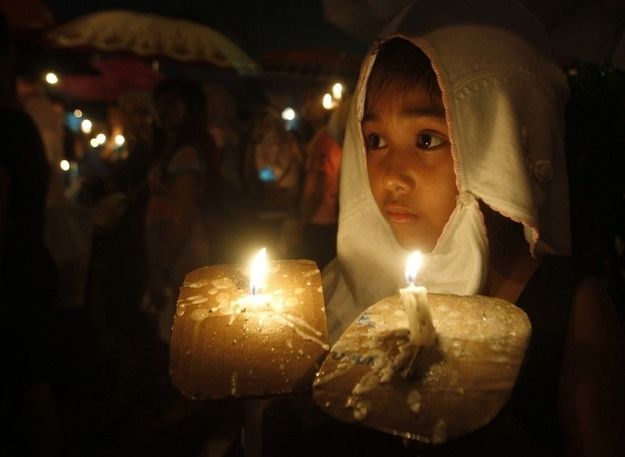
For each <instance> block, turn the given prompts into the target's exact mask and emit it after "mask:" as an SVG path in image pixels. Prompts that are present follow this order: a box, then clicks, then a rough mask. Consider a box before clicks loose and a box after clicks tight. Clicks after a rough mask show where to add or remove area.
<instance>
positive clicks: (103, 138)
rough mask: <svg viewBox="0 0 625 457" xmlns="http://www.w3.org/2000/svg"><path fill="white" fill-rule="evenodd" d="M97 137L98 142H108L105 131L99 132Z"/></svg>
mask: <svg viewBox="0 0 625 457" xmlns="http://www.w3.org/2000/svg"><path fill="white" fill-rule="evenodd" d="M95 139H96V140H97V141H98V144H104V143H105V142H106V135H105V134H104V133H98V134H97V135H96V136H95Z"/></svg>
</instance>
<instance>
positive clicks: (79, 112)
mask: <svg viewBox="0 0 625 457" xmlns="http://www.w3.org/2000/svg"><path fill="white" fill-rule="evenodd" d="M74 117H82V111H81V110H79V109H75V110H74Z"/></svg>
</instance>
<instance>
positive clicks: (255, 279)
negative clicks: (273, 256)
mask: <svg viewBox="0 0 625 457" xmlns="http://www.w3.org/2000/svg"><path fill="white" fill-rule="evenodd" d="M266 276H267V249H266V248H262V249H261V250H260V251H258V252H257V253H256V255H255V256H254V258H253V259H252V263H251V264H250V293H251V294H252V295H256V293H258V292H261V291H262V290H263V289H264V288H265V277H266Z"/></svg>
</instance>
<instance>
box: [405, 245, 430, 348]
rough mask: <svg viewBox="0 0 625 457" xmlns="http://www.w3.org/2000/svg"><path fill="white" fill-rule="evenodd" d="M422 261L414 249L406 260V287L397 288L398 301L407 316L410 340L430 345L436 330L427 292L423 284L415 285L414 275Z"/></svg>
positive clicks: (415, 275)
mask: <svg viewBox="0 0 625 457" xmlns="http://www.w3.org/2000/svg"><path fill="white" fill-rule="evenodd" d="M422 263H423V256H422V255H421V253H420V252H419V251H415V252H413V253H412V254H410V256H409V257H408V261H407V262H406V270H405V274H406V283H407V284H408V286H407V287H404V288H402V289H399V295H400V302H401V304H402V305H403V307H404V311H405V312H406V317H407V318H408V328H409V329H410V342H411V343H413V344H415V345H418V346H430V345H432V344H434V342H435V341H436V331H435V330H434V324H433V323H432V315H431V314H430V307H429V305H428V295H427V294H428V292H427V289H426V288H425V287H424V286H421V285H416V284H415V281H416V277H417V274H418V272H419V269H420V268H421V264H422Z"/></svg>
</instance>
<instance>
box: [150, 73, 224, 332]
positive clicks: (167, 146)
mask: <svg viewBox="0 0 625 457" xmlns="http://www.w3.org/2000/svg"><path fill="white" fill-rule="evenodd" d="M153 99H154V110H155V116H156V117H155V120H156V124H157V127H158V129H157V131H156V134H157V137H156V138H157V139H156V142H155V147H156V148H157V159H156V161H155V163H154V165H153V166H152V167H151V169H150V172H149V175H148V186H149V191H150V197H149V201H148V210H147V217H146V224H147V225H146V231H147V232H146V233H147V248H148V285H147V291H146V292H147V294H146V298H147V301H148V306H149V307H151V308H153V309H155V310H156V312H157V314H158V316H159V319H158V321H159V331H160V335H161V338H162V339H163V340H164V341H169V332H170V331H171V324H172V322H173V314H174V309H175V304H176V299H177V293H178V288H179V286H180V284H181V283H182V281H183V279H184V276H185V275H186V274H187V273H188V272H190V271H192V270H194V269H195V268H199V267H201V266H205V265H209V264H210V263H211V260H212V252H213V250H214V246H215V244H216V243H218V242H219V240H217V239H214V236H213V234H214V233H218V230H217V228H218V227H219V224H221V220H220V214H221V196H220V193H221V176H220V173H219V163H218V160H217V157H216V154H215V148H214V145H213V143H212V141H211V139H210V137H209V136H208V133H207V129H206V118H205V106H206V105H205V103H206V98H205V96H204V93H203V92H202V88H201V86H200V85H199V84H197V83H194V82H190V81H184V80H178V79H168V80H164V81H162V82H161V83H160V84H159V85H158V86H157V87H156V88H155V89H154V92H153Z"/></svg>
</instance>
